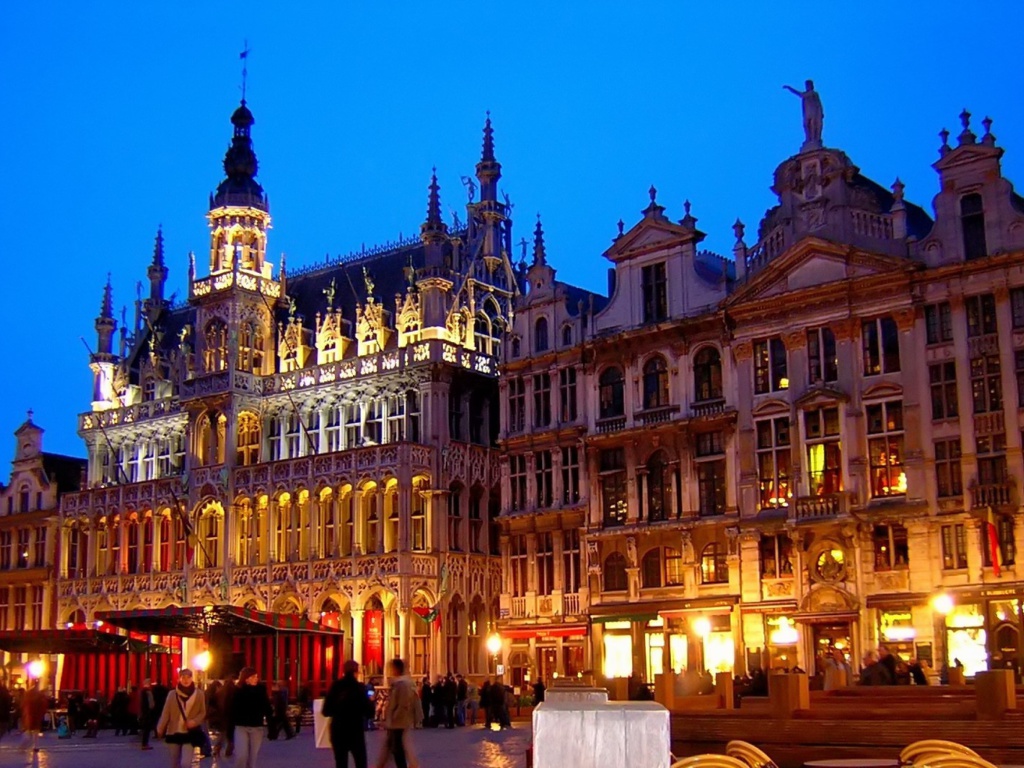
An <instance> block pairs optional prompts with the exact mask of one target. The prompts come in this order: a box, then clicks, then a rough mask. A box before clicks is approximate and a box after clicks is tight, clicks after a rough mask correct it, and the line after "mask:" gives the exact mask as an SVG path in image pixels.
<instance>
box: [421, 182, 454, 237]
mask: <svg viewBox="0 0 1024 768" xmlns="http://www.w3.org/2000/svg"><path fill="white" fill-rule="evenodd" d="M427 190H428V192H427V220H426V221H425V222H423V224H422V225H420V239H422V240H423V242H425V243H440V242H443V241H444V238H445V235H446V233H447V231H448V227H447V225H446V224H445V223H444V221H443V220H442V219H441V194H440V192H441V187H439V186H438V184H437V168H436V167H435V168H433V169H431V174H430V186H429V187H427Z"/></svg>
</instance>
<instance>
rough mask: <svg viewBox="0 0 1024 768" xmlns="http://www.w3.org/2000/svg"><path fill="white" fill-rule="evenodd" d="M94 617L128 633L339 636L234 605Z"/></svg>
mask: <svg viewBox="0 0 1024 768" xmlns="http://www.w3.org/2000/svg"><path fill="white" fill-rule="evenodd" d="M96 618H97V619H100V620H102V621H105V622H106V623H108V624H113V625H114V626H115V627H121V628H122V629H127V630H129V631H132V632H142V633H145V634H147V635H175V636H178V637H205V636H206V635H209V634H210V632H211V631H223V632H224V633H225V634H228V635H232V636H237V635H254V636H256V635H273V634H275V633H278V632H312V633H316V634H322V635H340V634H343V633H342V632H341V631H340V630H338V629H334V628H333V627H328V626H326V625H324V624H317V623H316V622H315V621H310V620H309V619H307V618H305V617H303V616H299V615H297V614H292V613H271V612H268V611H256V610H253V609H251V608H241V607H239V606H234V605H193V606H188V607H185V608H179V607H176V606H172V607H169V608H150V609H139V610H134V611H97V613H96Z"/></svg>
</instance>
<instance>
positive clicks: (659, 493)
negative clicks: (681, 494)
mask: <svg viewBox="0 0 1024 768" xmlns="http://www.w3.org/2000/svg"><path fill="white" fill-rule="evenodd" d="M672 507H673V504H672V473H671V467H670V465H669V463H668V459H667V457H666V456H665V452H664V451H657V452H656V453H654V454H652V455H651V457H650V458H649V459H648V460H647V519H648V520H650V521H651V522H657V521H659V520H667V519H668V518H669V517H670V512H671V510H672Z"/></svg>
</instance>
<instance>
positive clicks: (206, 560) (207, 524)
mask: <svg viewBox="0 0 1024 768" xmlns="http://www.w3.org/2000/svg"><path fill="white" fill-rule="evenodd" d="M199 534H200V536H202V540H203V567H204V568H217V567H218V566H220V535H219V534H220V516H219V515H216V514H214V513H212V512H207V513H206V514H205V515H203V516H202V517H201V518H200V519H199Z"/></svg>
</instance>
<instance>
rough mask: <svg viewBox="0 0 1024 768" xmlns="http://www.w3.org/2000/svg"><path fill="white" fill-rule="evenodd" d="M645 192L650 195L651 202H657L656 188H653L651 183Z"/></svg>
mask: <svg viewBox="0 0 1024 768" xmlns="http://www.w3.org/2000/svg"><path fill="white" fill-rule="evenodd" d="M647 194H648V195H650V196H651V203H652V204H653V203H656V202H658V190H656V189H655V188H654V185H653V184H651V188H650V189H648V190H647Z"/></svg>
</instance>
